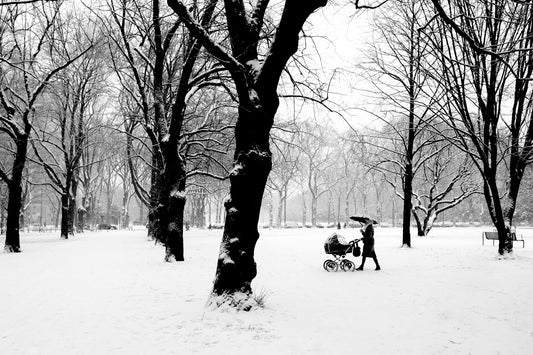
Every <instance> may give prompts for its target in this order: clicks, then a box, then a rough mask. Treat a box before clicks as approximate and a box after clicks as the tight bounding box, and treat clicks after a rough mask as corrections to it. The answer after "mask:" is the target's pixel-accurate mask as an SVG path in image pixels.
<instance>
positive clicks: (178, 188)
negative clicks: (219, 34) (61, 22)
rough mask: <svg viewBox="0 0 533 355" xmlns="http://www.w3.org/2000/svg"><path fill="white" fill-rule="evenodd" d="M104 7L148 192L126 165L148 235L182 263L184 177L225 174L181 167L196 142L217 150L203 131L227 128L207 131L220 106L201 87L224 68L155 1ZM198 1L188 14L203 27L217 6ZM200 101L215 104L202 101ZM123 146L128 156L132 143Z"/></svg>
mask: <svg viewBox="0 0 533 355" xmlns="http://www.w3.org/2000/svg"><path fill="white" fill-rule="evenodd" d="M107 4H108V7H109V9H110V10H111V14H112V21H111V22H106V21H104V23H105V25H106V26H108V32H109V34H110V38H111V42H112V46H111V48H110V49H111V50H112V51H117V52H118V53H119V54H120V55H121V56H120V59H117V60H115V61H114V62H113V66H114V69H115V72H116V73H117V75H118V77H119V80H120V83H121V87H122V88H123V90H124V91H125V92H126V93H127V95H129V97H130V101H131V103H132V104H133V105H131V106H129V107H124V108H123V110H124V111H125V112H124V113H125V117H126V118H127V119H128V120H135V121H136V122H135V123H136V124H137V123H138V124H140V125H141V126H142V128H143V129H144V130H145V131H146V135H147V137H148V138H149V142H150V143H149V147H147V148H149V150H150V151H151V154H152V157H151V159H150V166H151V168H152V176H151V178H152V182H151V186H150V189H149V193H148V195H149V196H145V195H146V194H143V193H142V192H141V191H142V189H141V188H140V186H139V184H137V179H136V178H135V177H134V174H135V171H134V170H133V169H130V171H131V173H132V180H133V182H134V185H135V187H136V188H135V191H136V193H137V194H138V196H139V197H140V198H141V199H142V200H146V199H149V200H150V214H149V216H150V233H151V234H152V235H153V236H154V238H155V239H156V240H159V241H161V242H162V243H163V244H164V245H165V250H166V252H165V260H166V261H173V260H176V261H183V260H184V251H183V218H184V208H185V202H186V182H187V179H188V178H190V177H191V176H193V175H196V174H203V175H211V176H212V177H215V178H217V177H218V178H223V177H220V176H216V174H213V173H210V172H206V171H199V170H197V169H194V168H188V167H187V163H190V159H189V158H190V156H188V154H189V153H190V154H192V155H193V156H195V157H198V156H200V155H201V154H199V153H198V151H199V148H201V147H206V149H207V150H213V151H214V150H217V148H214V144H213V143H214V142H215V141H216V139H213V138H206V132H216V134H219V135H220V134H223V132H224V130H225V129H227V128H229V127H231V125H228V124H226V125H223V126H218V127H216V128H213V126H212V124H213V122H214V121H216V122H217V123H220V122H221V121H217V115H215V114H213V111H217V110H218V109H219V107H218V106H219V101H218V100H215V101H211V100H213V98H214V97H215V96H216V94H215V93H212V94H211V95H212V97H210V98H207V97H206V96H205V95H206V94H205V93H204V92H203V90H201V89H202V88H204V87H206V86H208V85H217V84H216V83H214V81H216V80H215V79H217V78H218V76H219V74H220V72H221V71H222V67H221V66H220V65H218V64H217V63H215V62H213V61H212V60H211V59H210V58H207V57H206V56H205V55H203V54H202V51H201V49H202V46H201V44H200V42H199V41H197V40H196V38H195V37H194V36H192V35H189V33H188V32H186V31H184V29H183V26H182V21H181V20H179V19H177V18H170V17H169V16H167V15H168V9H167V8H165V7H163V6H161V4H160V1H159V0H153V1H151V2H136V3H126V2H121V1H111V0H109V1H108V2H107ZM203 5H204V4H202V2H195V4H194V6H192V7H191V11H193V12H194V13H195V14H196V15H198V16H199V17H200V24H201V26H205V27H206V28H209V27H210V26H211V24H212V22H213V16H214V14H215V3H213V2H209V1H208V2H206V3H205V6H203ZM218 84H220V83H218ZM205 103H211V104H213V107H209V108H206V107H205V105H204V106H202V104H205ZM191 112H192V113H191ZM198 113H201V114H200V115H198ZM202 113H203V114H202ZM192 117H193V118H194V120H191V118H192ZM134 126H135V125H134V124H133V123H132V124H131V125H130V127H129V130H130V131H129V132H127V134H128V135H129V136H130V137H131V135H133V133H134V131H133V129H134V128H135V127H134ZM127 131H128V128H127ZM214 134H215V133H214ZM128 139H129V138H128ZM208 141H209V142H208ZM205 142H208V144H205ZM128 146H129V148H128V149H129V151H130V153H131V148H132V142H130V143H128ZM221 149H222V148H221ZM208 155H209V154H204V155H203V158H205V157H206V156H208ZM130 156H131V154H130ZM193 159H194V158H193ZM130 168H131V167H130Z"/></svg>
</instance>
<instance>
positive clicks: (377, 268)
mask: <svg viewBox="0 0 533 355" xmlns="http://www.w3.org/2000/svg"><path fill="white" fill-rule="evenodd" d="M374 263H375V264H376V271H379V270H381V267H380V266H379V263H378V258H377V257H374Z"/></svg>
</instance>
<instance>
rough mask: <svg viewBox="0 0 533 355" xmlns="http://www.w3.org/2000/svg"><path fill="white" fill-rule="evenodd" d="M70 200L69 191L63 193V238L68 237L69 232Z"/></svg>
mask: <svg viewBox="0 0 533 355" xmlns="http://www.w3.org/2000/svg"><path fill="white" fill-rule="evenodd" d="M69 201H70V196H69V194H68V192H63V195H61V239H68V234H69Z"/></svg>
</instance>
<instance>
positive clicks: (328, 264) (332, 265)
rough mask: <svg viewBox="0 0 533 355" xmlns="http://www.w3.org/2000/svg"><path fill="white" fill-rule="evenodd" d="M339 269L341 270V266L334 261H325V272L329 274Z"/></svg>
mask: <svg viewBox="0 0 533 355" xmlns="http://www.w3.org/2000/svg"><path fill="white" fill-rule="evenodd" d="M338 268H339V265H337V263H336V262H334V261H333V260H331V259H328V260H326V261H324V270H326V271H327V272H331V271H337V269H338Z"/></svg>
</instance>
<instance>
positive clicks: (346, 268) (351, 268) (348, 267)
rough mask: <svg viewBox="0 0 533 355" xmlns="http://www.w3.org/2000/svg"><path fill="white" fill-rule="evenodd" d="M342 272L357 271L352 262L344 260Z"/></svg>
mask: <svg viewBox="0 0 533 355" xmlns="http://www.w3.org/2000/svg"><path fill="white" fill-rule="evenodd" d="M341 270H342V271H345V272H346V271H354V270H355V264H354V263H352V262H351V261H350V260H347V259H344V260H342V261H341Z"/></svg>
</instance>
